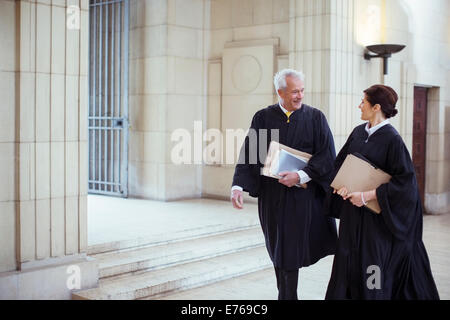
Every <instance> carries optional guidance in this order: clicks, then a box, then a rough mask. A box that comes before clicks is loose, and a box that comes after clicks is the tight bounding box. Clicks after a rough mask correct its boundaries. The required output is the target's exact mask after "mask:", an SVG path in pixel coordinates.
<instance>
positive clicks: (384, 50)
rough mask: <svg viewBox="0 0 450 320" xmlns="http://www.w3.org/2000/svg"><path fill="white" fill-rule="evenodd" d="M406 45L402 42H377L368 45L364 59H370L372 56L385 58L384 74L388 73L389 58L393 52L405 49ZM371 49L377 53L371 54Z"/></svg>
mask: <svg viewBox="0 0 450 320" xmlns="http://www.w3.org/2000/svg"><path fill="white" fill-rule="evenodd" d="M405 47H406V46H404V45H401V44H375V45H372V46H367V47H366V49H367V50H366V52H365V53H364V59H366V60H370V59H372V58H383V71H384V74H388V59H389V58H390V57H391V56H392V54H393V53H397V52H400V51H402V50H403V48H405ZM369 51H371V52H374V53H376V54H375V55H374V54H370V53H369Z"/></svg>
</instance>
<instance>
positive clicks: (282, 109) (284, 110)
mask: <svg viewBox="0 0 450 320" xmlns="http://www.w3.org/2000/svg"><path fill="white" fill-rule="evenodd" d="M278 105H279V106H280V108H281V111H283V112H284V113H288V112H289V111H287V110H286V109H285V108H283V106H282V105H281V103H279V102H278Z"/></svg>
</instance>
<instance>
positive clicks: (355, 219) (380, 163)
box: [326, 124, 439, 300]
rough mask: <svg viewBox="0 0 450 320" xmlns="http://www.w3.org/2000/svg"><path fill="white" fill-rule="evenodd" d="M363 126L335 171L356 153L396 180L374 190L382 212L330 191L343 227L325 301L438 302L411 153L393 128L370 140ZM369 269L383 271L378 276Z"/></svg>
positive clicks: (350, 140) (331, 207) (333, 208)
mask: <svg viewBox="0 0 450 320" xmlns="http://www.w3.org/2000/svg"><path fill="white" fill-rule="evenodd" d="M365 126H366V124H362V125H360V126H358V127H356V128H355V129H354V130H353V132H352V133H351V135H350V136H349V138H348V140H347V142H346V143H345V145H344V146H343V147H342V149H341V151H340V152H339V154H338V156H337V158H336V162H335V167H336V169H335V173H337V171H338V170H339V168H340V167H341V165H342V163H343V161H344V160H345V158H346V156H347V154H350V153H353V154H355V153H357V154H359V155H362V156H363V157H364V158H365V159H367V160H368V161H369V162H370V163H372V164H373V165H374V166H375V167H377V168H380V169H382V170H383V171H385V172H387V173H389V174H390V175H391V176H392V178H391V180H390V182H389V183H386V184H383V185H381V186H379V187H378V188H377V189H376V194H377V198H378V202H379V204H380V207H381V210H382V211H381V213H380V214H375V213H373V212H372V211H370V210H369V209H366V208H365V207H361V208H358V207H356V206H354V205H352V204H351V202H350V201H349V200H347V201H344V200H343V199H342V197H340V196H339V195H336V194H332V193H331V190H330V193H328V196H329V198H328V199H329V200H330V202H327V207H328V209H329V211H328V212H329V213H330V215H331V216H334V217H336V218H339V219H340V224H339V241H338V247H337V251H336V255H335V257H334V262H333V269H332V274H331V278H330V282H329V284H328V289H327V293H326V299H358V300H360V299H439V295H438V292H437V289H436V285H435V282H434V279H433V276H432V274H431V269H430V263H429V260H428V256H427V253H426V250H425V246H424V244H423V242H422V220H423V219H422V204H421V200H420V196H419V191H418V186H417V181H416V176H415V171H414V167H413V164H412V161H411V157H410V155H409V152H408V150H407V148H406V146H405V144H404V143H403V140H402V138H401V137H400V135H399V134H398V132H397V131H396V130H395V128H394V127H393V126H392V125H390V124H388V125H385V126H383V127H381V128H380V129H378V130H377V131H376V132H375V133H373V134H372V135H371V136H370V138H368V133H367V132H366V130H365ZM371 266H377V267H378V268H379V269H378V271H380V272H379V275H378V276H379V277H378V276H377V275H376V271H374V269H371ZM376 277H378V280H379V282H378V285H377V280H376ZM368 282H369V285H368ZM369 287H371V288H372V289H369Z"/></svg>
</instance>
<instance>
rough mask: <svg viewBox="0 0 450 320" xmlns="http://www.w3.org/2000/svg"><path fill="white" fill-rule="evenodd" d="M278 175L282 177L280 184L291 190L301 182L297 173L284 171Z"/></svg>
mask: <svg viewBox="0 0 450 320" xmlns="http://www.w3.org/2000/svg"><path fill="white" fill-rule="evenodd" d="M278 175H279V176H280V177H281V179H279V180H278V182H279V183H281V184H283V185H285V186H286V187H289V188H291V187H293V186H295V185H296V184H297V183H299V182H300V177H299V176H298V173H297V172H286V171H284V172H280V173H279V174H278Z"/></svg>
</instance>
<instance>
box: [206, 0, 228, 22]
mask: <svg viewBox="0 0 450 320" xmlns="http://www.w3.org/2000/svg"><path fill="white" fill-rule="evenodd" d="M231 5H232V2H231V1H229V0H213V1H211V29H226V28H231V23H232V16H231Z"/></svg>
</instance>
